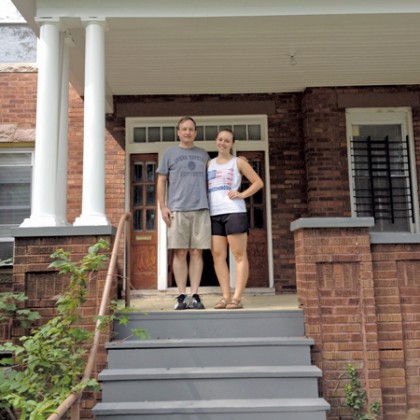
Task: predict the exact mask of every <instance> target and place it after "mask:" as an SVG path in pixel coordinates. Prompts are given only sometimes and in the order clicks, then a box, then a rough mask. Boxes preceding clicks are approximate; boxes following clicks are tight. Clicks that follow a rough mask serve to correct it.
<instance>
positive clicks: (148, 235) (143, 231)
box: [130, 154, 158, 289]
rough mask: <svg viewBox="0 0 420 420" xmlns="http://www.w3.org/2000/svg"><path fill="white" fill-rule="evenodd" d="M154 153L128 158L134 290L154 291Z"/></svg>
mask: <svg viewBox="0 0 420 420" xmlns="http://www.w3.org/2000/svg"><path fill="white" fill-rule="evenodd" d="M157 162H158V155H157V154H141V155H140V154H139V155H131V158H130V211H131V214H132V215H133V221H132V225H131V284H132V287H133V288H134V289H156V288H157V217H158V213H157V201H156V181H157V175H156V168H157Z"/></svg>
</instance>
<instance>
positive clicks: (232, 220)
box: [211, 213, 248, 236]
mask: <svg viewBox="0 0 420 420" xmlns="http://www.w3.org/2000/svg"><path fill="white" fill-rule="evenodd" d="M235 233H248V214H247V213H228V214H218V215H217V216H211V234H212V235H217V236H227V235H234V234H235Z"/></svg>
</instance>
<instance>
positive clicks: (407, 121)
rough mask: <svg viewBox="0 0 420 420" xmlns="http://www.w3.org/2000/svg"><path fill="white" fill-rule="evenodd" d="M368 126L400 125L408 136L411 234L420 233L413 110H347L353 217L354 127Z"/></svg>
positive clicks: (353, 211)
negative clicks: (412, 220)
mask: <svg viewBox="0 0 420 420" xmlns="http://www.w3.org/2000/svg"><path fill="white" fill-rule="evenodd" d="M357 124H360V125H366V124H383V125H385V124H399V125H401V127H402V136H403V138H405V136H408V139H409V144H408V147H409V152H410V162H409V165H410V175H411V182H412V191H413V211H414V223H411V234H418V233H419V203H418V196H417V194H416V191H418V190H417V174H416V158H415V147H414V133H413V119H412V113H411V108H408V107H398V108H348V109H346V133H347V157H348V169H349V185H350V202H351V214H352V217H356V208H355V201H354V194H353V191H354V188H355V186H354V182H353V177H352V162H351V141H352V137H353V133H352V125H357ZM375 235H376V236H377V235H396V233H392V232H380V233H376V234H375Z"/></svg>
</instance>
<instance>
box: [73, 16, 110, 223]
mask: <svg viewBox="0 0 420 420" xmlns="http://www.w3.org/2000/svg"><path fill="white" fill-rule="evenodd" d="M85 51H86V52H85V103H84V144H83V193H82V214H81V215H80V217H78V218H77V219H76V220H75V222H74V226H98V225H109V224H110V223H109V221H108V219H107V217H106V216H105V20H100V19H91V20H88V21H86V47H85Z"/></svg>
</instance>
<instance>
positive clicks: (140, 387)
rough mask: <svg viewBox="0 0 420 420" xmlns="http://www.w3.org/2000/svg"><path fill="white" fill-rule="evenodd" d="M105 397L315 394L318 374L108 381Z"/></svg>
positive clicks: (142, 398)
mask: <svg viewBox="0 0 420 420" xmlns="http://www.w3.org/2000/svg"><path fill="white" fill-rule="evenodd" d="M102 385H103V388H102V400H103V401H106V402H108V403H110V402H130V401H159V400H166V401H176V400H211V399H241V398H246V399H247V398H250V396H252V398H254V399H257V398H297V397H298V398H316V397H318V389H317V379H316V378H305V377H304V378H293V377H292V378H290V377H288V378H261V377H257V378H250V377H237V378H232V379H231V378H209V379H206V378H192V379H189V378H188V379H176V380H164V379H160V380H147V381H146V380H143V381H142V380H133V381H112V382H111V381H110V382H108V381H106V382H103V383H102Z"/></svg>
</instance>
